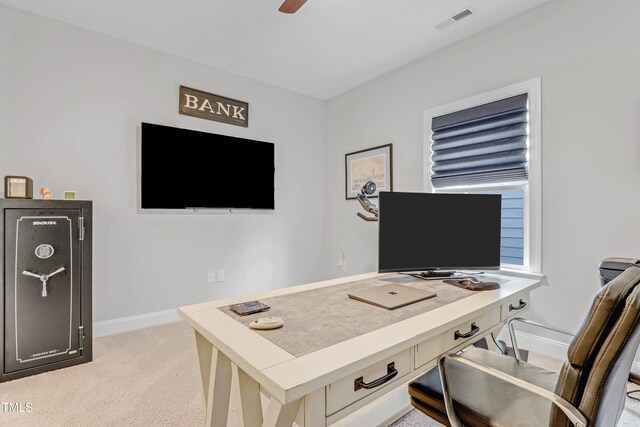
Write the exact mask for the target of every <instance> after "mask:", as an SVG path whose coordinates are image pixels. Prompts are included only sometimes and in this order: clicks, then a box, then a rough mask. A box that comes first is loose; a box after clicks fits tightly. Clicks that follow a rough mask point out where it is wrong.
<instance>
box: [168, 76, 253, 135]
mask: <svg viewBox="0 0 640 427" xmlns="http://www.w3.org/2000/svg"><path fill="white" fill-rule="evenodd" d="M179 104H180V106H179V112H180V114H184V115H186V116H193V117H199V118H201V119H207V120H215V121H217V122H223V123H228V124H230V125H236V126H242V127H245V128H246V127H248V126H249V104H248V103H247V102H242V101H238V100H236V99H231V98H226V97H224V96H220V95H214V94H213V93H207V92H203V91H201V90H197V89H191V88H190V87H186V86H180V101H179Z"/></svg>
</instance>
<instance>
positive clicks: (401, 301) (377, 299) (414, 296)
mask: <svg viewBox="0 0 640 427" xmlns="http://www.w3.org/2000/svg"><path fill="white" fill-rule="evenodd" d="M348 295H349V298H352V299H355V300H358V301H362V302H366V303H367V304H372V305H376V306H378V307H382V308H386V309H387V310H394V309H396V308H400V307H404V306H405V305H409V304H413V303H414V302H418V301H423V300H426V299H429V298H433V297H435V296H436V293H435V292H431V291H425V290H423V289H417V288H412V287H411V286H405V285H400V284H398V283H390V284H388V285H382V286H376V287H375V288H367V289H361V290H357V291H353V292H350V293H349V294H348Z"/></svg>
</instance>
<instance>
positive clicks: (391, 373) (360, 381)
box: [353, 362, 398, 391]
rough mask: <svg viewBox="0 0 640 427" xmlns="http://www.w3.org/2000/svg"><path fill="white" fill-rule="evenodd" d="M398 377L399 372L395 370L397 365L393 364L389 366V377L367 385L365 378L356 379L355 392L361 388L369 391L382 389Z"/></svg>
mask: <svg viewBox="0 0 640 427" xmlns="http://www.w3.org/2000/svg"><path fill="white" fill-rule="evenodd" d="M396 375H398V370H397V369H396V368H395V363H394V362H391V363H389V364H388V365H387V375H385V376H384V377H380V378H378V379H377V380H373V381H371V382H370V383H365V382H364V377H358V378H356V379H355V380H354V381H353V391H358V390H360V389H361V388H365V389H367V390H369V389H372V388H376V387H380V386H381V385H382V384H384V383H387V382H389V381H391V379H392V378H394V377H395V376H396Z"/></svg>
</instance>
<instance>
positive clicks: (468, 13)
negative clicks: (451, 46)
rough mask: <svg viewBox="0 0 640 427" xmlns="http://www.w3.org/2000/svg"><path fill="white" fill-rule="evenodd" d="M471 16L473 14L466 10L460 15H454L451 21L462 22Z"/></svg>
mask: <svg viewBox="0 0 640 427" xmlns="http://www.w3.org/2000/svg"><path fill="white" fill-rule="evenodd" d="M471 15H473V12H471V11H470V10H469V9H465V10H463V11H462V12H460V13H458V14H456V15H453V16H452V17H451V19H453V20H454V21H456V22H458V21H460V20H461V19H464V18H466V17H467V16H471Z"/></svg>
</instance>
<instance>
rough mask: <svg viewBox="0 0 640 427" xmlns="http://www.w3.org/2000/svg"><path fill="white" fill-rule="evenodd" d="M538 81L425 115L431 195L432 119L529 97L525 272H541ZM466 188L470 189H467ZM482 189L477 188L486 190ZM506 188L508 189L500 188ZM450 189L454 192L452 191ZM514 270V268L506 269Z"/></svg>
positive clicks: (426, 184) (427, 185)
mask: <svg viewBox="0 0 640 427" xmlns="http://www.w3.org/2000/svg"><path fill="white" fill-rule="evenodd" d="M541 87H542V84H541V79H540V78H535V79H531V80H527V81H525V82H521V83H516V84H513V85H511V86H507V87H504V88H500V89H496V90H493V91H490V92H486V93H482V94H479V95H476V96H472V97H469V98H465V99H462V100H459V101H455V102H452V103H449V104H446V105H441V106H439V107H435V108H432V109H429V110H426V111H425V112H424V138H423V162H424V163H423V168H422V170H423V191H424V192H427V193H432V192H434V189H433V188H432V186H431V173H430V171H431V133H432V131H431V120H432V119H433V118H434V117H438V116H442V115H444V114H449V113H453V112H454V111H459V110H464V109H466V108H471V107H475V106H477V105H481V104H487V103H489V102H493V101H497V100H500V99H504V98H509V97H511V96H516V95H520V94H523V93H527V94H528V98H529V165H528V169H529V183H528V185H524V186H521V188H524V262H525V266H524V269H525V270H526V271H529V272H531V273H542V114H541V113H542V111H541V96H542V90H541ZM466 188H467V189H469V187H466ZM487 188H489V186H482V187H479V189H482V190H484V189H487ZM502 188H503V189H506V188H507V187H502ZM452 190H453V189H452ZM505 267H508V268H513V266H505Z"/></svg>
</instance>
